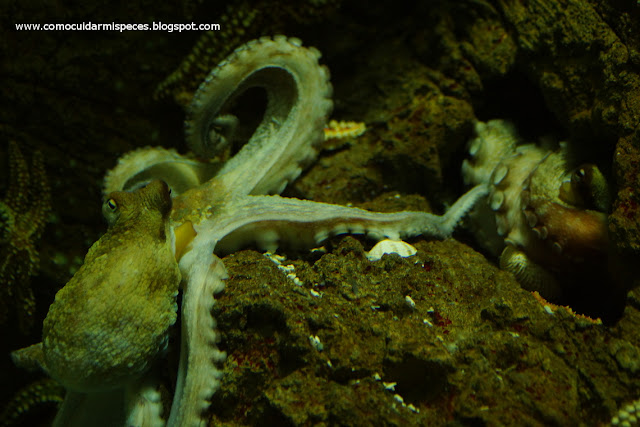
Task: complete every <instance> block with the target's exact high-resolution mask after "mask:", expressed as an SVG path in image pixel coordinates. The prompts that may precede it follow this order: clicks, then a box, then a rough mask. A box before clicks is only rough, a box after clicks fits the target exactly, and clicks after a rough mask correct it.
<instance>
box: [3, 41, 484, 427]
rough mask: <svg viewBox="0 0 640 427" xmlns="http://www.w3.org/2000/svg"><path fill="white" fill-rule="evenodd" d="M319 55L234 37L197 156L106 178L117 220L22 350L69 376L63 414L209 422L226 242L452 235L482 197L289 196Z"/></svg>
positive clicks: (76, 418) (208, 85)
mask: <svg viewBox="0 0 640 427" xmlns="http://www.w3.org/2000/svg"><path fill="white" fill-rule="evenodd" d="M319 59H320V53H319V52H318V51H317V50H315V49H313V48H305V47H303V46H302V44H301V42H300V40H298V39H295V38H286V37H284V36H275V37H273V38H270V37H264V38H261V39H259V40H254V41H252V42H249V43H247V44H246V45H243V46H241V47H239V48H238V49H236V50H235V52H234V53H233V54H232V55H231V56H229V57H228V58H227V59H226V60H225V61H223V62H222V63H221V64H220V65H219V66H218V67H217V68H215V69H214V70H213V71H212V72H211V74H210V75H209V76H208V77H207V79H206V80H205V81H204V82H203V83H202V85H201V86H200V88H199V89H198V91H197V92H196V94H195V96H194V98H193V101H192V103H191V105H190V107H189V109H188V111H187V119H186V125H185V128H186V141H187V144H188V146H189V148H190V149H191V151H192V154H187V155H181V154H178V153H177V152H176V151H174V150H166V149H158V148H144V149H139V150H137V151H134V152H132V153H129V154H126V155H125V156H123V157H122V158H121V159H120V161H119V164H118V165H117V166H116V167H115V168H114V169H113V170H111V171H110V172H109V173H108V174H107V175H106V177H105V194H106V198H105V200H106V201H105V203H104V207H103V212H104V214H105V217H106V218H107V220H108V222H109V223H110V228H109V230H108V231H107V233H106V234H105V235H104V236H103V237H102V238H101V239H100V240H99V241H98V242H96V244H95V245H94V246H93V247H92V248H91V249H90V250H89V253H88V254H87V258H86V260H85V264H84V265H83V267H82V268H81V269H80V270H79V271H78V272H77V273H76V275H75V276H74V277H73V278H72V279H71V280H70V282H69V283H67V285H65V287H63V288H62V289H61V290H60V291H59V292H58V295H57V296H56V300H55V302H54V303H53V304H52V306H51V308H50V310H49V314H48V315H47V318H46V319H45V322H44V328H43V329H44V332H43V343H42V344H36V345H34V346H31V347H28V348H26V349H23V350H20V351H18V352H15V353H14V360H15V361H16V362H17V363H19V364H21V365H28V364H29V363H33V362H32V361H33V360H36V361H39V362H38V363H39V364H40V365H41V366H42V368H43V369H44V370H45V371H47V372H49V374H50V375H51V376H53V377H54V378H56V379H57V380H58V381H60V382H61V383H62V384H63V386H64V387H65V388H66V389H67V391H68V392H67V395H66V397H65V400H64V402H63V404H62V408H61V409H60V411H59V412H58V415H57V417H56V420H55V424H57V425H100V424H102V423H107V424H109V425H128V426H143V425H165V424H166V425H169V426H191V425H196V426H197V425H204V424H205V423H206V420H205V419H204V418H203V413H204V411H205V410H206V409H207V407H208V406H209V399H210V398H211V396H212V395H213V393H214V392H215V391H216V390H217V389H218V388H219V386H220V381H219V379H220V375H221V373H220V370H219V369H218V368H217V366H216V365H217V364H219V363H220V362H222V361H223V360H224V358H225V354H224V353H223V352H222V351H220V350H219V349H218V347H217V342H218V341H219V336H218V333H217V331H216V322H215V319H213V318H212V316H211V308H212V307H213V305H214V303H215V295H216V294H217V293H219V292H220V291H221V290H222V289H223V288H224V283H225V279H226V278H227V272H226V269H225V267H224V265H223V263H222V261H221V260H220V258H218V255H219V254H224V253H229V252H233V251H235V250H237V249H239V248H241V247H243V246H246V245H248V244H252V243H253V244H255V245H256V246H258V247H259V248H262V249H266V250H269V251H274V250H275V249H276V248H278V246H280V245H281V244H287V245H289V246H292V247H297V248H313V247H315V246H317V245H318V244H320V243H321V242H323V241H324V240H326V239H327V238H328V237H329V236H332V235H338V234H344V233H352V234H363V235H366V236H367V237H369V238H371V239H373V240H384V239H390V240H400V239H403V238H407V237H411V236H418V235H424V236H427V237H431V238H436V239H444V238H447V237H449V236H451V234H452V232H453V230H454V228H455V227H456V225H457V224H458V223H459V222H460V220H461V218H462V217H463V216H464V215H465V214H466V212H468V211H469V210H470V209H471V208H472V207H473V206H474V204H475V203H476V202H477V201H478V200H479V199H481V198H482V197H484V196H485V195H486V193H487V187H486V186H485V185H478V186H475V187H474V188H472V189H471V190H469V191H468V192H467V193H465V194H464V195H462V196H461V197H460V198H459V199H458V200H457V201H456V202H455V203H454V204H453V205H451V206H450V207H449V209H448V210H447V211H446V212H445V213H444V214H443V215H435V214H432V213H426V212H415V211H405V212H394V213H378V212H370V211H366V210H362V209H357V208H352V207H346V206H339V205H333V204H328V203H319V202H314V201H310V200H299V199H295V198H286V197H281V196H279V195H278V194H279V193H280V192H282V191H283V189H284V188H285V187H286V186H287V184H288V183H289V182H291V181H293V180H295V179H296V178H297V177H298V175H299V174H300V173H301V171H302V170H303V169H304V168H305V167H306V166H308V165H309V164H310V163H311V162H312V161H313V160H314V159H315V157H316V155H317V154H318V151H319V149H320V146H321V144H322V142H323V140H324V134H323V127H324V124H325V123H326V122H327V117H328V116H329V114H330V112H331V109H332V101H331V94H332V88H331V84H330V82H329V72H328V70H327V69H326V68H325V67H324V66H321V65H320V64H319V63H318V61H319ZM255 89H260V90H263V91H264V92H265V93H266V107H265V111H264V114H262V116H261V119H260V120H259V123H257V124H256V123H255V122H254V121H252V120H246V119H245V118H243V117H242V116H238V115H236V114H234V110H233V108H232V106H233V104H234V101H236V100H238V99H239V98H242V97H246V96H249V95H252V94H255V92H254V91H255ZM242 135H249V136H248V138H247V139H248V140H246V141H242ZM238 140H240V142H244V144H243V145H241V147H240V148H239V149H238V150H237V153H236V154H235V155H231V156H230V159H228V160H226V161H225V162H222V164H217V163H216V162H215V161H213V160H203V159H216V158H220V156H223V154H222V153H224V152H227V153H229V152H231V153H233V150H234V149H235V147H236V146H237V142H238ZM160 180H161V181H160ZM169 188H170V189H171V196H172V197H171V198H169V196H168V193H169V190H168V189H169ZM179 289H182V304H181V309H180V316H181V332H180V340H181V344H180V361H179V368H178V374H177V380H176V386H175V392H174V395H173V402H172V405H171V408H170V411H169V415H168V419H167V420H166V421H165V420H164V419H163V418H162V416H161V414H162V410H163V407H162V399H161V397H160V392H159V391H158V390H159V384H158V382H159V381H158V379H157V378H156V377H155V375H154V370H153V369H152V366H153V365H154V362H155V361H156V360H158V358H161V357H162V355H163V352H164V350H165V348H166V342H167V336H168V335H167V334H168V329H169V328H170V326H171V325H172V324H173V323H174V321H175V320H176V315H177V314H176V313H177V307H176V294H177V292H178V290H179ZM65 366H66V369H65V368H64V367H65Z"/></svg>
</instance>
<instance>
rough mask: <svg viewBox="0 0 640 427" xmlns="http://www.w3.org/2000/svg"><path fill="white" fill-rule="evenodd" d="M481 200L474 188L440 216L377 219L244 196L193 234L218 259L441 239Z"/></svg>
mask: <svg viewBox="0 0 640 427" xmlns="http://www.w3.org/2000/svg"><path fill="white" fill-rule="evenodd" d="M485 194H486V187H484V186H478V187H475V188H473V189H471V190H470V191H469V192H467V193H466V194H464V195H463V196H462V197H460V199H458V201H456V203H454V204H453V205H452V206H451V207H450V208H449V209H448V210H447V212H445V213H444V214H443V215H435V214H431V213H426V212H413V211H404V212H394V213H379V212H369V211H366V210H363V209H357V208H350V207H345V206H337V205H331V204H327V203H318V202H312V201H308V200H298V199H290V198H285V197H280V196H249V197H244V198H242V199H240V200H237V201H236V202H234V203H232V205H230V206H228V207H227V208H228V209H224V210H223V211H222V212H220V213H218V215H216V216H215V217H214V218H215V221H214V220H210V221H205V222H203V223H201V224H200V225H199V226H197V227H196V232H197V233H198V234H199V235H210V236H211V240H213V242H212V244H213V246H215V248H216V251H217V252H222V253H226V252H230V251H233V250H236V249H238V248H240V247H242V246H244V245H247V244H250V243H257V244H258V246H260V247H262V248H263V249H266V250H275V249H276V248H277V247H278V244H279V243H280V242H281V241H286V242H287V243H288V244H289V245H290V246H294V247H300V248H305V247H306V248H309V247H313V246H314V245H317V244H318V243H321V242H322V241H323V240H325V239H326V238H328V237H329V236H331V235H337V234H346V233H352V234H366V235H367V236H370V237H372V238H373V239H376V240H381V239H383V238H388V239H394V240H398V239H402V238H407V237H413V236H418V235H425V236H429V237H434V238H437V239H444V238H447V237H449V236H450V235H451V233H452V232H453V230H454V228H455V226H456V225H457V223H458V222H459V221H460V219H461V218H462V217H463V216H464V214H465V213H466V212H467V211H468V210H469V209H470V208H471V207H472V206H473V205H474V204H475V202H476V201H477V200H478V199H480V198H481V197H483V196H484V195H485ZM225 212H233V214H230V213H225Z"/></svg>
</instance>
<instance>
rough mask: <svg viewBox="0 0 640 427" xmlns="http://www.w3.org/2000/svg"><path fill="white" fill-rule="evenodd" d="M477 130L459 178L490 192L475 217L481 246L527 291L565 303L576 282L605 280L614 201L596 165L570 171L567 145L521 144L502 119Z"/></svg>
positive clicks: (479, 124) (482, 125) (473, 216)
mask: <svg viewBox="0 0 640 427" xmlns="http://www.w3.org/2000/svg"><path fill="white" fill-rule="evenodd" d="M475 132H476V137H475V138H474V139H472V140H471V141H470V143H469V155H470V157H469V159H467V160H465V161H464V163H463V165H462V176H463V178H464V181H465V183H466V184H468V185H478V184H487V185H489V187H490V193H489V197H488V203H486V204H478V206H477V208H476V210H475V211H474V213H473V214H472V215H471V218H472V221H471V223H472V224H473V227H472V228H473V230H474V233H475V234H476V236H477V238H478V241H479V242H480V243H481V244H482V245H483V246H485V247H486V248H487V249H488V250H489V251H490V252H492V253H494V254H496V255H498V254H500V266H501V267H502V268H503V269H505V270H507V271H510V272H512V273H513V274H514V275H515V276H516V278H517V279H518V281H519V282H520V284H521V285H522V286H523V287H524V288H525V289H528V290H530V291H538V292H539V293H540V294H541V295H542V296H543V297H544V298H547V299H550V300H556V301H557V300H563V299H564V297H566V293H571V292H573V291H574V288H575V287H576V286H580V284H578V285H576V284H575V282H576V281H580V280H584V281H588V280H591V279H594V280H604V281H606V272H607V267H608V266H607V254H608V250H609V239H608V225H607V211H608V209H609V205H610V203H611V197H610V194H609V188H608V184H607V182H606V180H605V178H604V176H603V174H602V173H601V172H600V170H599V169H598V167H597V166H596V165H594V164H580V165H578V166H572V164H571V163H572V160H573V159H572V156H570V155H569V154H568V151H567V146H566V143H562V144H560V147H558V146H557V144H556V146H555V147H551V148H549V147H544V146H542V145H536V144H531V143H530V144H524V143H522V142H521V139H520V138H519V136H518V134H517V132H516V130H515V127H514V125H513V124H511V123H510V122H507V121H505V120H491V121H488V122H486V123H483V122H477V123H476V126H475ZM577 292H581V291H580V290H578V291H577Z"/></svg>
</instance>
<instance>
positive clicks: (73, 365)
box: [43, 181, 180, 392]
mask: <svg viewBox="0 0 640 427" xmlns="http://www.w3.org/2000/svg"><path fill="white" fill-rule="evenodd" d="M170 210H171V197H170V195H169V190H168V187H167V185H166V184H165V183H164V182H162V181H154V182H152V183H150V184H149V185H147V186H146V187H144V188H142V189H140V190H138V191H137V192H133V193H127V192H115V193H112V194H110V195H109V197H108V199H107V200H106V201H105V202H104V205H103V212H104V214H105V217H106V218H107V221H108V222H109V229H108V230H107V232H106V233H105V234H104V235H103V236H102V237H101V238H100V239H99V240H98V241H97V242H95V243H94V244H93V246H91V248H90V249H89V252H88V253H87V255H86V257H85V260H84V264H83V265H82V267H81V268H80V269H79V270H78V271H77V272H76V274H75V275H74V276H73V278H72V279H71V280H70V281H69V282H68V283H67V284H66V285H65V286H64V287H63V288H62V289H61V290H60V291H59V292H58V293H57V295H56V298H55V301H54V303H53V304H52V305H51V307H50V308H49V313H48V314H47V317H46V319H45V321H44V325H43V353H44V364H45V367H46V369H47V371H48V372H49V374H50V375H51V376H52V377H53V378H55V379H56V380H58V381H59V382H60V383H62V384H63V385H64V386H65V387H66V388H67V389H69V390H74V391H78V392H93V391H103V390H109V389H113V388H117V387H122V386H123V385H125V384H127V383H128V382H129V381H131V379H132V378H138V377H140V376H141V375H142V374H143V373H144V372H145V371H147V370H148V369H149V365H150V364H151V363H152V362H153V360H154V359H155V358H156V356H157V355H158V353H160V352H161V351H162V350H163V349H164V348H165V347H166V345H167V329H168V328H169V327H170V326H171V325H173V324H174V323H175V321H176V312H177V304H176V296H177V293H178V285H179V283H180V270H179V268H178V264H177V262H176V260H175V257H174V255H173V252H172V242H171V239H170V238H169V236H170V234H169V233H168V230H167V226H168V225H167V224H168V222H167V218H168V215H169V212H170ZM132 255H133V256H132ZM123 259H126V260H127V261H128V262H127V264H123V262H122V260H123Z"/></svg>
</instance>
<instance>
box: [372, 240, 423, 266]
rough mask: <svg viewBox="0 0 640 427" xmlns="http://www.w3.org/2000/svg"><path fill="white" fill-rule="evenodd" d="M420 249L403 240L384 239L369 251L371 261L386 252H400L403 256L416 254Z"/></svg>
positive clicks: (376, 259) (379, 257)
mask: <svg viewBox="0 0 640 427" xmlns="http://www.w3.org/2000/svg"><path fill="white" fill-rule="evenodd" d="M416 252H418V250H417V249H416V248H414V247H413V246H411V245H410V244H408V243H406V242H403V241H402V240H390V239H386V240H382V241H380V242H378V243H377V244H376V245H375V246H374V247H373V248H372V249H371V250H370V251H369V252H368V253H367V258H368V259H369V261H378V260H379V259H381V258H382V255H384V254H398V255H400V256H401V257H403V258H406V257H410V256H411V255H415V254H416Z"/></svg>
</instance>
